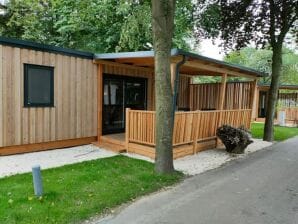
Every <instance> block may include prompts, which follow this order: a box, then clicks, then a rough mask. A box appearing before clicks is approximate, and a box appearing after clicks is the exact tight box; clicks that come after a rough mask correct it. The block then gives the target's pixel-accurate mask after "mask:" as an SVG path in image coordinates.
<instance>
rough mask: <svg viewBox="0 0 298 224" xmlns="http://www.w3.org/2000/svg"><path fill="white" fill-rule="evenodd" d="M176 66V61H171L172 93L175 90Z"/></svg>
mask: <svg viewBox="0 0 298 224" xmlns="http://www.w3.org/2000/svg"><path fill="white" fill-rule="evenodd" d="M176 67H177V64H176V63H171V86H172V93H173V94H174V90H175V78H176Z"/></svg>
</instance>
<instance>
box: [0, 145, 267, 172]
mask: <svg viewBox="0 0 298 224" xmlns="http://www.w3.org/2000/svg"><path fill="white" fill-rule="evenodd" d="M271 144H272V143H271V142H265V141H262V140H259V139H254V143H252V144H250V145H249V146H248V147H247V149H246V150H245V154H244V155H236V156H235V155H230V154H229V153H227V152H225V150H224V149H223V148H221V149H213V150H207V151H203V152H200V153H197V154H196V155H190V156H186V157H183V158H180V159H176V160H175V161H174V166H175V169H176V170H179V171H182V172H183V173H185V174H187V175H196V174H199V173H202V172H204V171H207V170H211V169H215V168H217V167H220V166H222V165H223V164H225V163H226V162H228V161H231V160H234V159H237V158H240V157H243V156H245V155H247V154H249V153H252V152H255V151H258V150H260V149H263V148H265V147H268V146H270V145H271ZM115 155H117V154H116V153H114V152H111V151H108V150H105V149H102V148H98V147H96V146H93V145H84V146H77V147H72V148H65V149H56V150H49V151H43V152H33V153H26V154H20V155H12V156H0V177H4V176H10V175H14V174H18V173H26V172H31V167H32V166H34V165H40V166H41V168H42V169H47V168H53V167H59V166H63V165H66V164H73V163H78V162H82V161H88V160H93V159H99V158H106V157H111V156H115ZM123 155H125V156H128V157H132V158H136V159H142V160H146V161H149V162H152V163H153V162H154V160H152V159H150V158H147V157H144V156H141V155H137V154H131V153H123Z"/></svg>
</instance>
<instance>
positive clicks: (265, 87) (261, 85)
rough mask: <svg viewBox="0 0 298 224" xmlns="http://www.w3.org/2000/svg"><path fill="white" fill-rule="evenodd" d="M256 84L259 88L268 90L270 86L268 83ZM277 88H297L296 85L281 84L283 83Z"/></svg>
mask: <svg viewBox="0 0 298 224" xmlns="http://www.w3.org/2000/svg"><path fill="white" fill-rule="evenodd" d="M258 86H259V88H260V89H263V90H269V88H270V85H269V84H259V85H258ZM279 89H284V90H298V85H291V84H283V85H280V86H279Z"/></svg>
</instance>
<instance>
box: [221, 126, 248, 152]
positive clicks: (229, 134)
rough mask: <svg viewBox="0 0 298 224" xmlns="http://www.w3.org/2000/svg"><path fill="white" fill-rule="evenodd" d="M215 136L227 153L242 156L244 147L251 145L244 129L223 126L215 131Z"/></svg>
mask: <svg viewBox="0 0 298 224" xmlns="http://www.w3.org/2000/svg"><path fill="white" fill-rule="evenodd" d="M216 135H217V137H218V138H219V139H220V140H221V141H222V143H223V144H224V145H225V147H226V150H227V152H229V153H237V154H242V153H244V150H245V149H246V147H247V146H248V145H249V144H251V143H253V141H252V140H251V135H250V133H249V132H248V131H247V130H246V129H245V128H244V127H239V128H234V127H232V126H230V125H223V126H221V127H219V128H218V129H217V131H216Z"/></svg>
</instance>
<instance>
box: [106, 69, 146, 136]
mask: <svg viewBox="0 0 298 224" xmlns="http://www.w3.org/2000/svg"><path fill="white" fill-rule="evenodd" d="M103 83H104V88H103V121H102V125H103V134H111V133H121V132H124V130H125V109H126V108H131V109H136V110H144V109H146V101H147V100H146V91H147V90H146V79H142V78H132V77H126V76H114V75H107V74H105V75H104V82H103Z"/></svg>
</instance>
